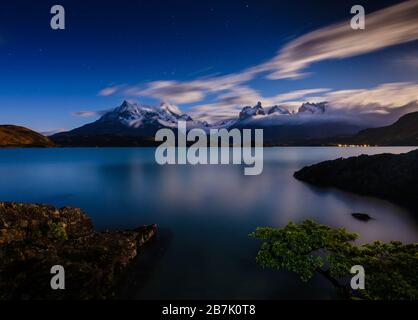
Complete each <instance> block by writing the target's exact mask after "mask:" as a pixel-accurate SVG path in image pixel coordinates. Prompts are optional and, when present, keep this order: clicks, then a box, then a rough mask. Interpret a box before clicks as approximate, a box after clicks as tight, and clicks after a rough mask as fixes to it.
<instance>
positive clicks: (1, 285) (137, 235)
mask: <svg viewBox="0 0 418 320" xmlns="http://www.w3.org/2000/svg"><path fill="white" fill-rule="evenodd" d="M155 232H156V225H150V226H143V227H140V228H138V229H136V230H133V231H113V232H111V231H106V232H95V231H94V230H93V225H92V223H91V221H90V219H89V218H88V217H87V216H86V215H85V214H84V213H83V212H82V211H81V210H80V209H77V208H61V209H56V208H54V207H51V206H46V205H36V204H19V203H7V202H6V203H5V202H0V298H1V299H102V298H109V297H112V296H113V295H114V292H115V287H116V284H117V282H118V279H119V277H120V276H121V275H122V272H123V271H124V269H125V268H126V267H127V266H128V264H129V263H130V262H131V261H132V260H133V259H134V258H135V257H136V256H137V254H138V248H139V247H140V246H142V245H144V244H145V243H146V242H148V241H149V240H150V239H151V238H152V237H153V236H154V235H155ZM53 265H62V266H63V267H64V268H65V276H66V280H65V281H66V289H65V290H57V291H54V290H51V288H50V280H51V274H50V269H51V267H52V266H53Z"/></svg>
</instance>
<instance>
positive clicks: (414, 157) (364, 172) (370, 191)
mask: <svg viewBox="0 0 418 320" xmlns="http://www.w3.org/2000/svg"><path fill="white" fill-rule="evenodd" d="M294 177H295V178H296V179H298V180H301V181H304V182H307V183H310V184H313V185H318V186H322V187H336V188H340V189H342V190H346V191H350V192H354V193H358V194H361V195H369V196H376V197H380V198H383V199H388V200H392V201H395V202H398V203H402V204H407V205H411V206H414V207H415V208H416V207H417V199H418V150H414V151H411V152H408V153H403V154H389V153H385V154H377V155H372V156H368V155H361V156H359V157H351V158H347V159H343V158H340V159H337V160H331V161H324V162H321V163H318V164H314V165H312V166H308V167H304V168H302V169H301V170H299V171H297V172H295V174H294Z"/></svg>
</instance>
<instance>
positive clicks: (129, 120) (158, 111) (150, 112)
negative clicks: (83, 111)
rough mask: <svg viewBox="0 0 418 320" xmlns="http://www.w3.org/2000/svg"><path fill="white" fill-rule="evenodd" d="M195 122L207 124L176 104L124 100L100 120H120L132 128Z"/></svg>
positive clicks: (194, 123)
mask: <svg viewBox="0 0 418 320" xmlns="http://www.w3.org/2000/svg"><path fill="white" fill-rule="evenodd" d="M179 120H181V121H187V122H193V123H192V124H191V125H193V126H198V125H202V126H204V125H205V124H204V123H202V122H199V121H196V122H195V121H193V119H192V117H190V116H189V115H187V114H183V113H182V112H181V111H180V110H179V109H178V108H177V107H176V106H174V105H171V104H168V103H161V104H160V105H159V106H156V107H155V106H148V105H141V104H137V103H131V102H128V101H124V102H123V103H122V104H121V105H120V106H119V107H117V108H115V109H113V110H111V111H109V112H107V113H106V114H104V115H103V116H102V117H101V118H100V119H99V120H98V121H99V122H119V123H121V124H123V125H125V126H127V127H130V128H139V127H141V126H145V125H156V126H158V125H162V126H167V127H171V126H177V123H178V121H179Z"/></svg>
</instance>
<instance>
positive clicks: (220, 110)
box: [0, 0, 418, 132]
mask: <svg viewBox="0 0 418 320" xmlns="http://www.w3.org/2000/svg"><path fill="white" fill-rule="evenodd" d="M401 2H402V1H382V0H379V1H345V0H339V1H335V0H334V1H312V0H306V1H302V0H292V1H278V0H275V1H266V0H256V1H251V0H248V1H235V0H228V1H226V0H224V1H214V0H212V1H196V0H194V1H158V0H154V1H150V0H149V1H132V0H129V1H128V0H119V1H97V2H96V1H87V0H85V1H62V0H55V1H20V0H15V1H2V2H1V4H0V123H11V124H18V125H23V126H26V127H29V128H32V129H34V130H37V131H41V132H47V131H54V130H58V129H71V128H74V127H77V126H80V125H82V124H84V123H87V122H91V121H94V120H95V119H97V117H98V114H100V111H102V110H106V109H109V108H112V107H116V106H117V105H119V104H120V103H121V102H122V101H123V100H124V99H130V100H135V101H138V102H141V103H150V104H155V103H159V102H160V101H162V100H166V101H168V102H171V103H174V104H177V105H178V106H179V107H180V108H181V109H182V110H183V111H184V112H190V113H191V114H192V115H193V116H195V117H206V118H208V119H210V118H214V119H217V117H218V116H219V118H222V117H227V116H228V115H230V114H232V113H234V112H236V110H238V109H239V108H241V107H243V106H244V105H245V104H246V103H247V102H248V103H252V102H254V103H256V102H257V101H256V100H258V99H260V100H262V102H264V101H263V100H266V101H265V104H267V105H269V104H270V103H271V104H272V103H286V102H288V103H289V105H292V104H297V103H299V102H300V101H305V100H318V99H319V100H322V99H325V98H330V97H331V98H332V97H338V99H336V101H338V102H339V103H340V104H341V105H342V104H343V102H344V101H345V102H347V101H346V100H347V99H345V97H343V98H341V95H342V94H343V90H357V91H355V92H356V94H357V93H359V92H360V91H361V90H362V91H361V93H362V95H357V96H358V97H357V98H356V99H357V100H355V101H354V102H356V103H358V101H359V99H360V100H361V99H363V100H367V99H368V98H369V97H371V96H373V94H374V95H376V96H377V97H376V104H379V103H380V104H385V102H386V101H389V100H391V99H394V98H393V97H392V96H390V97H386V96H385V97H384V99H385V101H383V102H382V101H381V100H382V99H380V97H379V96H378V95H380V91H379V90H380V89H381V88H385V85H387V84H392V85H393V83H396V84H395V85H394V86H395V89H393V90H392V91H393V96H395V95H396V94H397V91H396V90H402V92H401V93H400V94H398V97H400V100H402V101H400V102H399V103H397V101H395V102H391V101H389V102H387V103H388V106H389V107H393V106H395V107H396V106H400V105H402V104H403V103H404V102H405V103H406V102H408V100H414V96H413V92H414V90H413V89H414V88H415V89H416V85H417V83H418V41H417V40H416V39H417V38H418V37H417V36H416V35H414V34H413V32H407V33H408V34H410V38H409V39H401V40H399V41H397V42H398V43H395V44H388V45H384V46H383V47H382V48H375V49H373V48H371V49H370V50H366V52H359V53H348V54H347V56H344V57H332V56H331V57H328V58H324V59H322V58H317V59H314V60H312V61H311V62H309V63H306V65H303V66H302V67H299V64H298V65H297V67H295V70H291V71H292V72H291V73H290V74H289V73H286V72H285V71H283V68H285V67H283V66H281V65H280V63H283V61H284V62H285V64H286V65H290V64H291V63H292V62H294V61H293V60H294V59H295V58H298V54H299V53H300V54H302V55H304V54H307V52H308V53H309V52H310V48H311V47H309V48H308V50H304V48H305V47H304V46H303V45H301V46H300V48H299V49H297V51H291V52H292V54H291V55H290V57H287V58H286V59H284V60H283V58H282V59H279V62H280V63H278V64H276V65H278V67H265V66H266V64H268V62H269V61H270V62H271V61H272V59H273V60H274V58H275V57H278V56H279V57H280V50H283V49H285V48H288V46H289V44H291V43H292V41H298V39H299V38H300V37H304V36H306V35H307V34H308V33H310V32H315V31H316V30H318V29H321V28H324V27H328V26H332V25H334V24H339V23H346V24H347V25H349V21H350V19H351V16H352V15H351V14H350V8H351V6H352V5H355V4H362V5H363V6H364V8H365V10H366V14H367V13H372V12H374V11H378V10H381V9H383V10H384V9H385V8H388V7H390V6H393V5H396V4H399V3H401ZM412 2H415V3H417V1H416V0H413V1H412ZM54 4H60V5H63V6H64V8H65V10H66V29H65V30H58V31H54V30H52V29H51V28H50V18H51V16H52V15H51V14H50V12H49V11H50V8H51V6H52V5H54ZM415 9H417V6H415V7H414V10H413V12H412V11H411V10H409V13H405V12H403V13H401V14H403V15H405V17H406V18H405V19H404V21H405V24H406V26H408V24H409V25H410V26H412V27H414V26H415V28H416V27H417V26H418V24H417V20H418V10H416V11H415ZM367 18H368V16H366V30H363V31H351V32H363V34H365V35H366V34H367V32H373V30H370V31H368V29H367V23H368V20H367ZM376 24H377V25H379V26H380V25H382V26H384V25H385V24H384V21H378V22H376ZM349 32H350V31H347V32H346V34H349ZM318 34H319V33H318ZM386 34H387V32H386ZM368 35H370V33H369V34H368ZM379 37H384V35H383V36H380V35H377V36H376V37H375V38H376V39H371V40H370V41H368V43H372V42H373V41H372V40H378V41H380V38H379ZM325 40H326V39H325ZM320 41H323V40H322V38H320V39H319V40H318V43H319V42H320ZM382 41H384V40H382ZM306 46H308V45H306ZM349 46H350V44H347V47H349ZM308 58H309V57H308ZM308 60H309V59H308ZM260 66H261V67H260ZM252 68H256V71H254V69H252ZM274 68H278V69H279V72H278V73H277V72H276V73H274V72H275V71H277V70H276V69H274ZM248 73H249V75H248ZM272 74H275V76H272ZM229 75H234V76H236V77H237V78H238V79H239V81H237V82H236V83H235V84H233V85H230V81H229V80H228V79H229V78H228V76H229ZM225 77H227V78H225ZM196 81H197V82H196ZM225 84H227V86H226V88H223V87H224V86H225ZM382 86H383V87H382ZM379 88H380V89H379ZM296 90H312V91H310V92H309V91H308V92H306V94H299V95H298V94H293V95H292V93H294V92H295V91H296ZM359 90H360V91H359ZM367 90H372V94H371V95H370V94H368V93H367V92H368V91H367ZM333 92H334V93H335V92H336V93H335V95H333ZM411 92H412V93H411ZM415 92H418V91H415ZM288 93H289V94H290V95H289V96H288V97H287V98H286V96H283V95H284V94H288ZM417 95H418V93H417ZM361 97H363V98H361ZM364 97H367V99H365V98H364ZM263 98H265V99H263ZM416 98H417V99H418V96H416ZM344 99H345V100H344ZM354 102H353V103H354ZM350 103H351V101H348V102H347V104H350ZM359 103H360V104H361V103H362V101H360V102H359ZM373 103H375V102H374V101H372V100H370V101H365V102H364V105H371V104H373ZM388 106H383V107H388ZM380 107H382V106H380ZM379 110H380V111H381V108H380V109H379ZM224 111H225V112H224Z"/></svg>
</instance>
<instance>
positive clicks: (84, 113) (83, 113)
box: [71, 109, 111, 117]
mask: <svg viewBox="0 0 418 320" xmlns="http://www.w3.org/2000/svg"><path fill="white" fill-rule="evenodd" d="M110 110H111V109H106V110H98V111H76V112H72V113H71V115H73V116H77V117H97V116H102V115H104V114H105V113H107V112H109V111H110Z"/></svg>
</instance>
